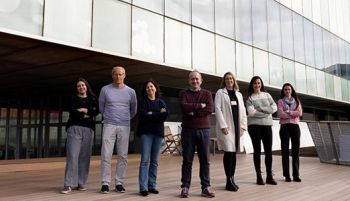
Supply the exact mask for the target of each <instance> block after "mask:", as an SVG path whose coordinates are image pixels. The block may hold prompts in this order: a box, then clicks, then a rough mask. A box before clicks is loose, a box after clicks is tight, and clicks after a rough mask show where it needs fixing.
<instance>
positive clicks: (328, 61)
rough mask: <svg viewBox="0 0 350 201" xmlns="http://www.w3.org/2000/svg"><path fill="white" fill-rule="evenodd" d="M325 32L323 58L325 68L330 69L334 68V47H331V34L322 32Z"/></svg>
mask: <svg viewBox="0 0 350 201" xmlns="http://www.w3.org/2000/svg"><path fill="white" fill-rule="evenodd" d="M322 32H323V56H324V65H325V68H326V69H327V68H329V67H331V66H332V49H331V48H332V47H331V34H330V33H329V32H328V31H326V30H324V29H323V30H322Z"/></svg>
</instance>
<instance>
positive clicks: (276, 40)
mask: <svg viewBox="0 0 350 201" xmlns="http://www.w3.org/2000/svg"><path fill="white" fill-rule="evenodd" d="M267 24H268V37H269V50H270V52H273V53H276V54H279V55H280V54H281V24H280V5H279V4H278V3H277V2H275V1H274V0H267Z"/></svg>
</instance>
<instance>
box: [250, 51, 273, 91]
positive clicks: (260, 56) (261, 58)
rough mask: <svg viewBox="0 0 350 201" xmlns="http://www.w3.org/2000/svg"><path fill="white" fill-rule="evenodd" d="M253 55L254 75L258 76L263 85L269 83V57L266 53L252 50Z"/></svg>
mask: <svg viewBox="0 0 350 201" xmlns="http://www.w3.org/2000/svg"><path fill="white" fill-rule="evenodd" d="M253 54H254V75H258V76H260V77H261V79H263V80H264V82H265V84H269V83H270V74H269V59H268V58H269V55H268V53H267V52H265V51H262V50H259V49H256V48H253Z"/></svg>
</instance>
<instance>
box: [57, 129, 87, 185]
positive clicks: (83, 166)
mask: <svg viewBox="0 0 350 201" xmlns="http://www.w3.org/2000/svg"><path fill="white" fill-rule="evenodd" d="M93 139H94V131H93V130H92V129H91V128H87V127H82V126H71V127H69V128H68V130H67V144H66V152H67V153H66V155H67V158H66V171H65V176H64V186H70V187H76V186H78V185H79V186H84V185H85V184H86V181H87V178H88V175H89V169H90V157H91V151H92V142H93Z"/></svg>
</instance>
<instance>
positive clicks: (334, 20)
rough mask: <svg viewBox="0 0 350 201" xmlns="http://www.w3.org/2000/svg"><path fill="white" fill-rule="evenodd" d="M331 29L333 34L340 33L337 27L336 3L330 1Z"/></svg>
mask: <svg viewBox="0 0 350 201" xmlns="http://www.w3.org/2000/svg"><path fill="white" fill-rule="evenodd" d="M329 26H330V27H329V29H330V31H331V32H332V33H337V32H338V26H337V9H336V5H335V2H334V1H332V0H330V1H329Z"/></svg>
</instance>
